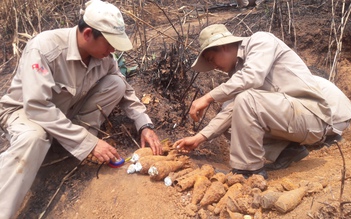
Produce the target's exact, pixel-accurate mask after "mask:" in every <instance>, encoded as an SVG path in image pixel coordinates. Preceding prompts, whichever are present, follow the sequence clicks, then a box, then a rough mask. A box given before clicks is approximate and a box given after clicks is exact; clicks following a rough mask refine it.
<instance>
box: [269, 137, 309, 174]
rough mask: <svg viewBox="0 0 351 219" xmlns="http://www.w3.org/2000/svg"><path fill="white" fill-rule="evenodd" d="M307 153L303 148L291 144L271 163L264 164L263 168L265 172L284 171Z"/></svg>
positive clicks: (296, 144)
mask: <svg viewBox="0 0 351 219" xmlns="http://www.w3.org/2000/svg"><path fill="white" fill-rule="evenodd" d="M309 153H310V152H309V151H308V150H307V148H306V147H305V146H303V145H300V144H299V143H297V142H292V143H290V144H289V145H288V146H287V147H286V148H285V149H284V150H283V151H282V152H281V153H280V154H279V156H278V158H277V159H276V160H275V161H274V162H273V163H268V164H265V165H264V167H265V169H266V170H267V171H271V170H280V169H285V168H287V167H288V166H290V164H291V163H292V162H298V161H300V160H302V159H303V158H305V157H307V156H308V154H309Z"/></svg>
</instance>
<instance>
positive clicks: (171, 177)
mask: <svg viewBox="0 0 351 219" xmlns="http://www.w3.org/2000/svg"><path fill="white" fill-rule="evenodd" d="M193 170H194V169H193V168H186V169H182V170H180V171H178V172H171V173H169V175H168V176H167V177H166V178H165V179H164V182H165V185H166V186H171V185H172V184H173V182H174V180H176V179H178V178H179V177H182V176H184V175H185V174H187V173H190V172H191V171H193Z"/></svg>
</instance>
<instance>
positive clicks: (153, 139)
mask: <svg viewBox="0 0 351 219" xmlns="http://www.w3.org/2000/svg"><path fill="white" fill-rule="evenodd" d="M146 143H148V144H149V145H150V147H151V150H152V152H153V154H154V155H161V154H162V153H163V151H162V144H161V142H160V140H159V139H158V137H157V135H156V133H155V132H154V131H153V130H152V129H149V128H145V129H143V131H141V147H142V148H143V147H145V144H146Z"/></svg>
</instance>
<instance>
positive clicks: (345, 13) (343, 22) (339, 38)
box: [329, 0, 351, 82]
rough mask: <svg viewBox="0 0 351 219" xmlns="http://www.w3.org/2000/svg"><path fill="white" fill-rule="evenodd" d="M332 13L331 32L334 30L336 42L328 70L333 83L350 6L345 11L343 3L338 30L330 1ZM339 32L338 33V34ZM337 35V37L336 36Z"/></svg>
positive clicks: (333, 7) (333, 8)
mask: <svg viewBox="0 0 351 219" xmlns="http://www.w3.org/2000/svg"><path fill="white" fill-rule="evenodd" d="M332 3H333V4H332V12H333V22H332V25H333V27H334V28H333V30H334V36H335V41H336V47H337V48H336V52H335V55H334V60H333V64H332V67H331V69H330V73H329V80H330V81H332V82H334V80H335V76H336V74H337V65H338V62H339V59H340V55H341V51H342V40H343V36H344V29H345V25H346V23H347V21H348V19H349V16H350V13H351V5H349V7H348V9H347V10H346V11H345V4H346V1H343V5H342V13H341V22H340V25H339V26H338V28H337V29H336V28H335V20H334V16H335V6H334V0H332ZM339 30H340V33H339ZM338 33H339V35H338Z"/></svg>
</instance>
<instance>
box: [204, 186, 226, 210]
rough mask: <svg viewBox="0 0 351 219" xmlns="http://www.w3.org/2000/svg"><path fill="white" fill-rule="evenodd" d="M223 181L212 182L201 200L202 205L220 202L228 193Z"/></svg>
mask: <svg viewBox="0 0 351 219" xmlns="http://www.w3.org/2000/svg"><path fill="white" fill-rule="evenodd" d="M226 192H227V191H226V189H225V186H224V184H223V183H221V182H218V181H215V182H213V183H211V185H210V187H209V188H208V189H207V190H206V193H205V195H204V197H203V198H202V199H201V201H200V205H201V206H206V205H210V204H212V203H214V202H218V201H219V200H220V199H221V198H222V197H223V196H224V195H225V193H226Z"/></svg>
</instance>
